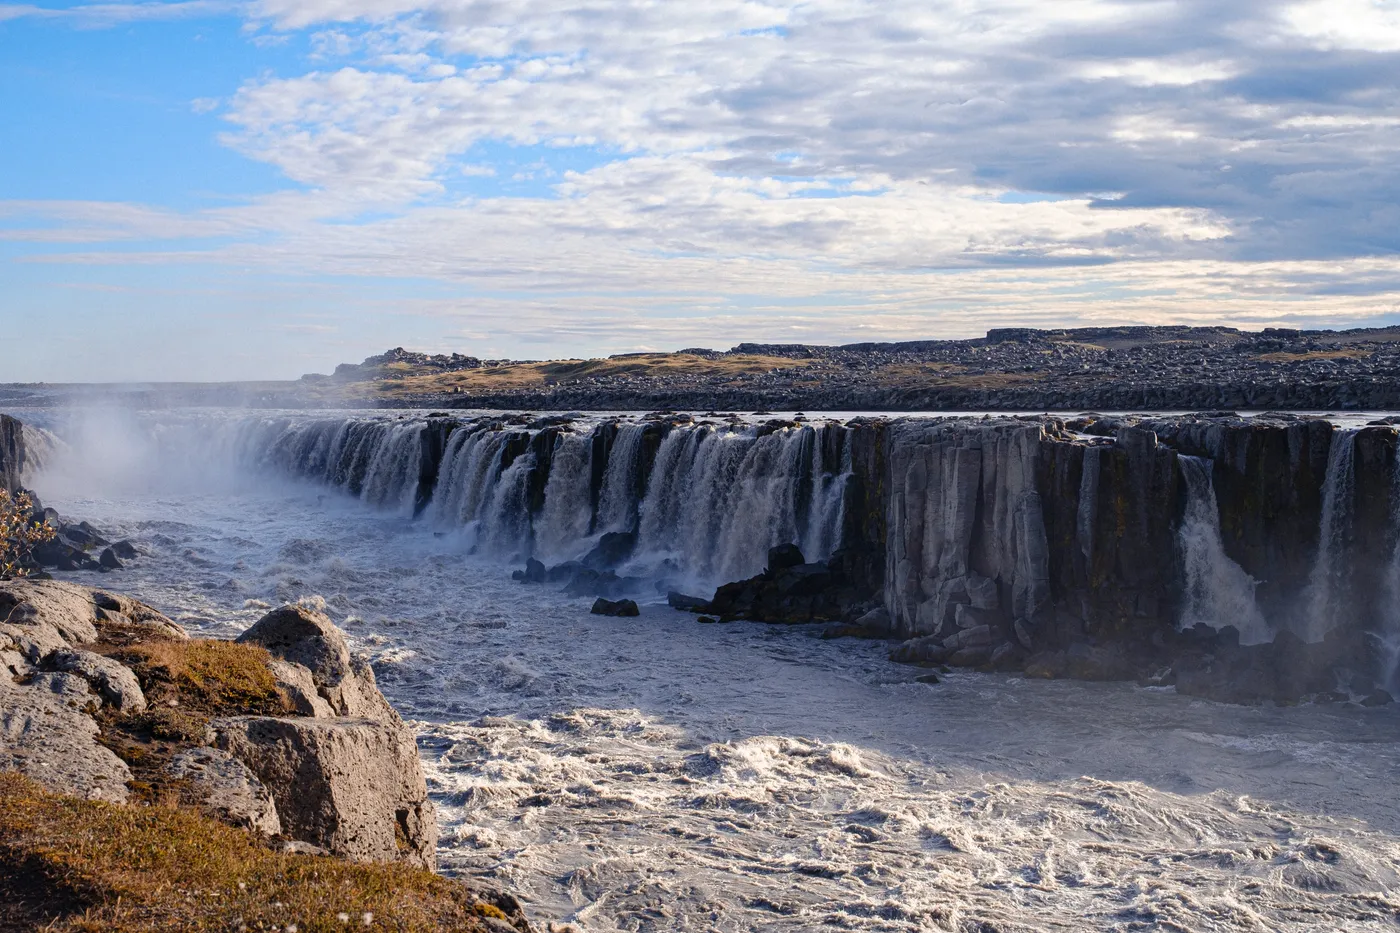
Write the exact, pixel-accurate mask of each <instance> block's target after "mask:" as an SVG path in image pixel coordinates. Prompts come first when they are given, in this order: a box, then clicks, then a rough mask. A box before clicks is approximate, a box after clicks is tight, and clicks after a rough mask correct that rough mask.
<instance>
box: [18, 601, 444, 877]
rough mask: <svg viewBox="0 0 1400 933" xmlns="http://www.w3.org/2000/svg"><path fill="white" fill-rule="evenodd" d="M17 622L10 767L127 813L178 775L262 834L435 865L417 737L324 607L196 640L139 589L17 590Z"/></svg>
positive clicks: (217, 811)
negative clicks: (133, 595) (229, 637)
mask: <svg viewBox="0 0 1400 933" xmlns="http://www.w3.org/2000/svg"><path fill="white" fill-rule="evenodd" d="M0 619H4V620H5V621H4V622H0V662H3V665H4V668H3V672H0V770H14V771H19V772H20V773H22V774H25V775H27V776H29V777H31V778H33V779H34V780H36V781H38V782H40V783H41V784H42V785H44V786H46V787H48V788H50V789H52V790H54V791H57V792H60V793H65V794H72V795H75V796H79V797H84V798H90V799H101V800H107V801H111V802H115V803H121V802H125V801H127V800H129V799H131V798H132V795H133V794H134V793H136V791H134V790H133V788H140V793H141V794H143V795H145V796H146V797H149V796H150V795H151V794H152V793H160V792H161V791H159V788H160V787H163V786H165V785H166V784H167V783H169V782H171V781H174V782H177V783H175V784H172V785H170V789H169V791H168V792H169V793H177V794H180V795H184V796H189V795H193V796H192V797H191V798H190V802H191V803H192V804H193V805H196V806H198V807H199V808H201V809H202V810H203V811H204V812H206V813H210V814H213V815H215V816H217V817H219V818H220V819H223V820H225V821H227V822H229V823H231V824H233V825H237V826H240V827H243V828H246V829H249V830H252V831H254V832H259V833H263V834H267V835H278V834H280V835H281V836H284V837H287V838H289V839H291V840H295V841H299V842H302V843H307V844H310V845H312V846H315V847H319V848H323V849H325V850H327V851H329V852H330V853H332V854H335V855H339V856H344V857H346V858H350V859H354V860H358V861H399V862H404V863H406V864H410V865H414V866H417V867H421V868H428V869H431V868H432V867H433V866H434V864H435V846H436V841H437V824H436V820H435V817H434V813H433V808H432V804H431V803H430V802H429V800H428V794H427V785H426V782H425V781H424V777H423V771H422V767H421V765H420V763H419V759H418V752H417V747H416V744H415V740H414V736H413V733H412V732H411V731H410V730H409V729H408V728H407V727H406V726H405V725H404V723H403V721H402V720H401V719H400V718H399V716H398V714H397V713H396V712H395V711H394V710H393V708H392V707H390V706H389V704H388V702H387V701H386V700H385V699H384V696H383V694H381V693H380V692H379V689H378V687H377V686H376V685H375V681H374V674H373V671H372V670H371V669H370V667H369V665H368V663H367V662H366V661H364V660H363V659H361V658H356V657H354V656H353V655H352V653H351V651H350V648H349V645H348V644H347V643H346V641H345V637H344V635H342V634H341V632H340V631H339V630H338V629H337V628H336V627H335V625H334V624H332V622H331V621H330V619H329V618H327V617H326V616H325V615H323V614H321V613H319V612H316V611H314V610H311V609H307V608H304V607H301V606H286V607H283V608H282V609H278V610H274V611H273V612H270V613H268V614H267V615H266V616H265V617H264V618H263V619H261V620H260V621H259V622H258V623H257V624H256V625H254V626H253V627H252V628H250V629H249V630H248V631H247V632H246V633H245V634H244V635H243V636H242V637H241V638H240V639H239V640H238V642H237V643H233V644H231V643H228V642H217V641H204V640H191V639H189V638H188V636H187V635H186V634H185V633H184V632H183V630H181V629H180V628H179V626H177V625H175V624H174V623H173V622H171V621H170V620H169V619H167V618H165V617H164V616H163V615H161V614H160V613H159V612H157V611H156V610H155V609H152V608H151V607H149V606H146V605H145V604H143V603H140V602H138V601H136V600H132V599H130V598H129V597H124V596H118V595H115V594H112V593H107V592H105V591H101V590H92V589H89V588H86V587H81V586H77V585H74V584H70V583H63V582H58V581H51V580H41V581H30V580H16V581H9V582H5V583H0ZM221 681H226V682H227V686H226V687H223V686H221V685H220V684H221ZM240 707H241V708H240ZM269 712H272V713H278V714H281V713H285V715H267V713H269ZM250 713H256V714H259V715H248V714H250ZM124 758H125V759H126V760H124ZM138 778H139V780H138ZM153 788H155V790H153Z"/></svg>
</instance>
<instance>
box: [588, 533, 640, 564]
mask: <svg viewBox="0 0 1400 933" xmlns="http://www.w3.org/2000/svg"><path fill="white" fill-rule="evenodd" d="M636 547H637V536H636V535H635V534H633V533H631V532H626V531H610V532H608V533H607V534H605V535H603V536H602V537H601V538H599V539H598V543H597V544H596V545H594V546H593V550H591V551H589V552H588V553H587V554H586V555H584V558H583V565H584V566H585V567H587V568H588V569H590V570H598V571H603V570H612V569H614V568H616V567H617V566H618V565H619V564H621V563H622V562H623V561H625V560H627V558H629V557H631V556H632V551H633V550H634V549H635V548H636Z"/></svg>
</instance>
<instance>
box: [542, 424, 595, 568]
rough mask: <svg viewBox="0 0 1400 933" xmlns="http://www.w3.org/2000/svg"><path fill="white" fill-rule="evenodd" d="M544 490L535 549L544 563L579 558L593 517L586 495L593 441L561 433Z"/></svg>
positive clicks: (585, 437) (556, 443)
mask: <svg viewBox="0 0 1400 933" xmlns="http://www.w3.org/2000/svg"><path fill="white" fill-rule="evenodd" d="M554 445H555V446H554V459H553V462H552V465H551V467H550V471H549V481H548V483H547V484H546V485H545V490H544V508H543V510H541V512H540V517H539V520H538V522H537V523H536V525H535V549H536V551H538V552H539V556H540V557H541V558H543V559H545V560H551V561H558V560H568V559H570V558H574V557H578V556H580V554H579V551H580V542H582V541H584V540H585V539H586V538H587V537H588V526H589V523H590V522H591V520H592V517H593V503H592V502H591V500H590V495H589V480H590V476H591V470H592V452H593V440H592V438H591V437H589V436H587V435H580V434H574V433H565V434H560V435H559V437H558V438H557V439H556V440H555V442H554Z"/></svg>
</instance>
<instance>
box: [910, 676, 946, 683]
mask: <svg viewBox="0 0 1400 933" xmlns="http://www.w3.org/2000/svg"><path fill="white" fill-rule="evenodd" d="M914 682H915V683H920V684H941V683H942V682H943V678H941V677H939V676H938V675H937V674H920V675H919V676H918V677H915V678H914Z"/></svg>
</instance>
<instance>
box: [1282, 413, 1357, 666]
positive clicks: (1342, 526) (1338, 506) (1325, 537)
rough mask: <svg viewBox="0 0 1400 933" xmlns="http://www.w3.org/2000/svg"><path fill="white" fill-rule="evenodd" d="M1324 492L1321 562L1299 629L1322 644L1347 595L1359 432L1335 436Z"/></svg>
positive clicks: (1310, 580) (1305, 597) (1305, 600)
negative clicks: (1349, 545) (1357, 437)
mask: <svg viewBox="0 0 1400 933" xmlns="http://www.w3.org/2000/svg"><path fill="white" fill-rule="evenodd" d="M1322 488H1323V495H1322V522H1321V525H1320V528H1319V532H1318V541H1317V560H1316V561H1315V562H1314V564H1313V569H1312V573H1311V574H1310V575H1309V576H1308V585H1307V588H1306V589H1305V590H1304V591H1303V612H1304V615H1303V618H1302V619H1300V620H1299V621H1298V626H1297V627H1298V634H1299V635H1300V636H1301V637H1302V638H1303V639H1304V640H1305V641H1310V642H1318V641H1322V640H1323V638H1325V637H1326V636H1327V633H1328V632H1330V631H1332V629H1334V628H1335V627H1336V626H1337V624H1338V623H1339V622H1340V621H1341V620H1340V618H1339V613H1340V611H1341V609H1342V606H1341V605H1340V603H1341V601H1342V600H1344V599H1345V598H1346V595H1347V584H1348V582H1349V578H1350V573H1349V569H1350V568H1349V566H1348V560H1347V557H1348V554H1347V551H1348V544H1349V541H1350V537H1351V533H1352V516H1353V512H1354V510H1355V507H1356V431H1354V430H1351V431H1337V432H1334V433H1333V435H1332V447H1331V450H1330V452H1329V453H1328V456H1327V474H1326V477H1325V478H1324V479H1323V484H1322Z"/></svg>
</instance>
